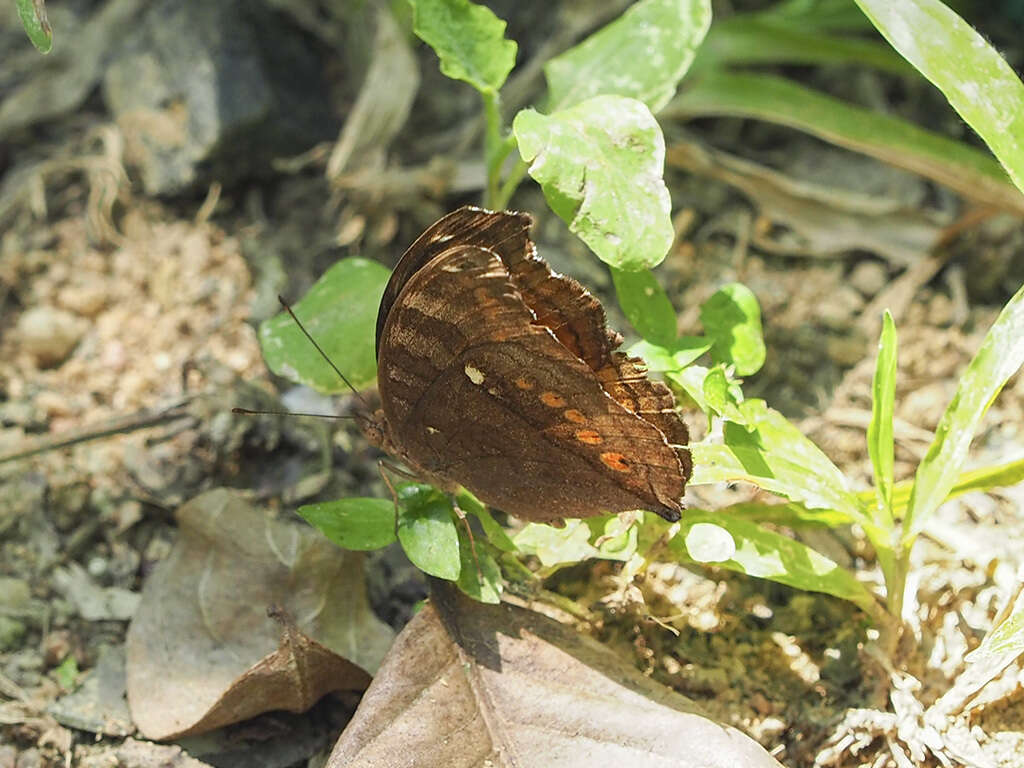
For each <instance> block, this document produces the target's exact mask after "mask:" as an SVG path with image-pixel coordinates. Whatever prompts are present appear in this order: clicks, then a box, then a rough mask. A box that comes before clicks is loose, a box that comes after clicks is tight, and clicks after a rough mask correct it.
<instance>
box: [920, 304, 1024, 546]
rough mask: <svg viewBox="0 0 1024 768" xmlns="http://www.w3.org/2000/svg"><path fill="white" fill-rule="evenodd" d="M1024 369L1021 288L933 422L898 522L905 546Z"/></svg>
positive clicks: (942, 497)
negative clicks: (983, 423)
mask: <svg viewBox="0 0 1024 768" xmlns="http://www.w3.org/2000/svg"><path fill="white" fill-rule="evenodd" d="M1021 365H1024V286H1022V287H1021V289H1020V290H1019V291H1017V293H1016V294H1015V295H1014V296H1013V298H1012V299H1010V301H1009V302H1008V303H1007V304H1006V306H1005V307H1003V311H1002V312H1000V313H999V317H997V318H996V321H995V323H993V325H992V327H991V328H990V329H989V331H988V333H987V334H986V335H985V339H984V341H982V343H981V349H979V350H978V352H977V354H976V355H975V356H974V359H973V360H971V362H970V364H969V365H968V366H967V370H966V371H965V372H964V375H963V376H961V377H960V383H959V384H958V386H957V388H956V393H955V394H954V395H953V399H952V401H950V403H949V406H948V407H947V408H946V412H945V413H944V414H943V415H942V419H941V420H940V421H939V426H938V428H937V429H936V430H935V439H934V440H933V441H932V444H931V446H930V447H929V448H928V453H927V454H926V455H925V457H924V459H923V460H922V461H921V463H920V465H918V468H917V474H916V475H915V476H914V488H913V491H911V495H910V505H909V507H908V509H907V516H906V519H905V521H904V532H903V542H904V545H905V546H909V544H911V543H912V542H913V540H914V538H915V537H916V536H917V534H918V533H920V532H921V528H922V527H923V526H924V523H925V521H926V520H927V518H928V517H929V516H930V515H931V514H932V513H933V512H934V511H935V510H936V509H937V508H938V506H939V505H940V504H941V503H942V502H943V501H944V500H945V499H946V497H947V496H948V494H949V492H950V489H952V488H953V485H954V484H955V483H956V481H957V475H958V474H959V473H960V469H961V468H962V467H963V465H964V462H965V461H966V460H967V450H968V448H970V446H971V440H972V439H973V438H974V432H975V430H976V429H977V428H978V424H979V423H980V422H981V418H982V416H984V415H985V411H987V410H988V407H989V406H990V405H991V404H992V401H993V400H995V398H996V395H998V394H999V391H1000V390H1001V389H1002V388H1003V385H1004V384H1006V380H1007V379H1009V378H1010V376H1012V375H1013V374H1014V373H1016V372H1017V369H1018V368H1020V367H1021Z"/></svg>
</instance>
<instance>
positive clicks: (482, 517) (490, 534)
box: [456, 489, 516, 552]
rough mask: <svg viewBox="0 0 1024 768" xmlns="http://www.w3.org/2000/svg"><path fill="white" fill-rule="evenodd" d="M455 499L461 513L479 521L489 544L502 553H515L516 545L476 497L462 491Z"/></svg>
mask: <svg viewBox="0 0 1024 768" xmlns="http://www.w3.org/2000/svg"><path fill="white" fill-rule="evenodd" d="M456 499H457V501H458V502H459V506H460V507H461V508H462V509H463V511H465V512H467V513H468V514H471V515H475V516H476V518H477V520H479V521H480V527H481V528H483V529H484V533H485V534H486V535H487V538H488V540H490V542H491V544H493V545H494V546H495V547H497V548H498V549H500V550H501V551H502V552H515V551H516V545H515V543H513V541H512V539H510V538H509V537H508V534H507V533H505V529H504V528H502V527H501V526H500V525H498V523H497V521H496V520H495V519H494V518H493V517H492V516H491V513H490V512H489V511H488V510H487V507H485V506H484V505H483V504H482V503H481V502H480V500H479V499H478V498H477V497H476V496H474V495H473V494H471V493H470V492H469V491H467V490H465V489H463V490H461V491H459V494H458V496H457V497H456Z"/></svg>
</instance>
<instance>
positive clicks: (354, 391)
mask: <svg viewBox="0 0 1024 768" xmlns="http://www.w3.org/2000/svg"><path fill="white" fill-rule="evenodd" d="M277 300H278V301H279V302H281V306H282V307H284V310H285V312H287V313H288V314H289V315H291V317H292V320H294V321H295V324H296V325H297V326H299V330H300V331H302V334H303V335H304V336H305V337H306V338H307V339H309V343H310V344H312V345H313V346H314V347H315V348H316V351H317V352H319V353H320V357H322V358H323V359H324V360H326V361H327V364H328V365H329V366H331V368H333V369H334V372H335V373H336V374H338V378H339V379H341V380H342V381H343V382H345V386H347V387H348V388H349V389H351V390H352V394H353V395H355V396H356V397H357V398H359V402H361V403H362V404H363V405H364V406H365V407H366V409H367V410H372V409H371V408H370V404H369V403H368V402H367V401H366V398H365V397H363V396H362V395H361V394H360V393H359V390H358V389H356V388H355V387H353V386H352V382H351V381H349V380H348V377H347V376H346V375H345V374H344V373H342V372H341V370H340V369H339V368H338V366H336V365H335V364H334V361H333V360H331V358H329V357H328V356H327V353H326V352H324V350H323V348H322V347H321V346H320V345H319V344H317V343H316V339H314V338H313V337H312V336H311V335H310V333H309V331H307V330H306V327H305V326H304V325H303V324H302V321H300V320H299V318H297V317H296V316H295V313H294V312H293V311H292V308H291V307H290V306H289V304H288V302H287V301H285V300H284V297H283V296H278V297H277Z"/></svg>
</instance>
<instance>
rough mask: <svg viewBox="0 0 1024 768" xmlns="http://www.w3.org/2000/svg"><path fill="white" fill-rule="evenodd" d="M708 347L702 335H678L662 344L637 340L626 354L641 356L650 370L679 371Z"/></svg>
mask: <svg viewBox="0 0 1024 768" xmlns="http://www.w3.org/2000/svg"><path fill="white" fill-rule="evenodd" d="M709 349H711V344H709V343H708V340H707V339H705V338H703V337H702V336H680V337H679V338H678V339H676V340H675V341H673V342H672V343H671V344H669V345H664V346H663V345H660V344H652V343H651V342H649V341H638V342H637V343H636V344H634V345H633V346H631V347H630V348H629V351H628V354H630V355H632V356H633V357H642V358H643V359H644V362H646V363H647V367H648V369H649V370H651V371H655V372H663V371H681V370H682V369H683V368H685V367H686V366H688V365H690V363H692V362H693V361H694V360H696V359H697V358H698V357H700V356H701V355H703V354H704V353H705V352H707V351H708V350H709Z"/></svg>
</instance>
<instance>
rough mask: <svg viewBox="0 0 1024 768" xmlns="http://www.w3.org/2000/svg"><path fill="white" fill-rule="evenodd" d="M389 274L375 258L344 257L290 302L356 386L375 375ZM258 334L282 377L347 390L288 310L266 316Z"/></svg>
mask: <svg viewBox="0 0 1024 768" xmlns="http://www.w3.org/2000/svg"><path fill="white" fill-rule="evenodd" d="M389 274H390V273H389V272H388V270H387V269H385V268H384V267H382V266H381V265H380V264H378V263H377V262H375V261H369V260H367V259H355V258H352V259H342V260H341V261H339V262H338V263H337V264H335V265H334V266H333V267H331V268H330V269H328V270H327V271H326V272H325V273H324V275H323V277H321V278H320V279H319V280H317V281H316V284H315V285H314V286H313V287H312V288H311V289H310V290H309V293H307V294H306V295H305V296H304V297H303V299H302V300H301V301H300V302H298V303H297V304H295V305H294V306H293V307H292V311H294V312H295V314H296V316H297V317H298V318H299V320H301V321H302V324H303V325H304V326H305V328H306V330H307V331H309V334H310V335H311V336H312V337H313V338H314V339H316V341H317V343H318V344H319V345H320V346H321V348H322V349H323V350H324V353H325V354H326V355H327V357H328V358H330V359H331V360H332V361H333V362H334V364H335V365H336V366H338V368H339V369H340V370H341V372H342V373H344V374H345V375H346V376H347V377H348V379H349V381H351V382H352V386H354V387H356V388H357V389H361V388H363V387H366V386H369V385H370V384H372V383H373V382H374V379H375V378H376V376H377V362H376V357H377V355H376V351H375V348H374V339H375V337H376V328H377V309H378V307H379V306H380V298H381V296H382V295H383V294H384V286H385V285H387V282H388V277H389ZM259 336H260V347H261V348H262V349H263V357H264V358H265V359H266V361H267V366H268V367H269V368H270V370H272V371H273V372H274V373H276V374H277V375H278V376H284V377H285V378H287V379H291V380H292V381H295V382H298V383H299V384H305V385H306V386H309V387H312V388H313V389H315V390H317V391H318V392H325V393H329V394H334V393H337V392H346V391H348V387H347V386H346V385H345V382H343V381H341V380H340V379H339V378H338V374H337V373H335V372H334V370H333V369H332V368H331V366H330V365H329V364H328V363H327V361H326V360H324V359H323V357H321V356H320V353H319V352H317V350H316V348H315V347H314V346H313V345H312V344H310V343H309V339H307V338H306V337H305V336H304V335H303V334H302V331H300V330H299V328H298V326H297V325H296V324H295V321H294V320H292V319H291V317H289V316H288V315H287V314H286V313H284V312H281V313H280V314H278V315H275V316H274V317H272V318H270V319H269V320H265V321H264V322H263V323H262V324H261V325H260V333H259Z"/></svg>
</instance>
